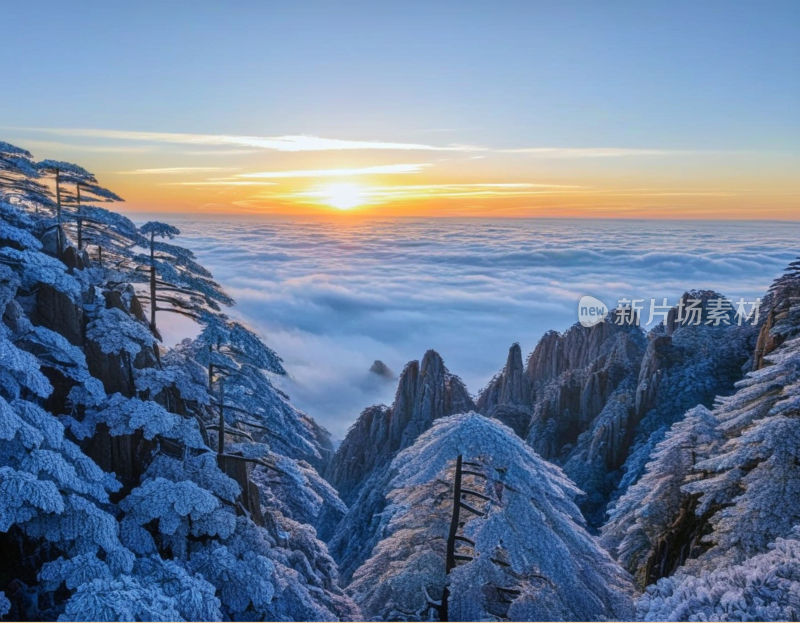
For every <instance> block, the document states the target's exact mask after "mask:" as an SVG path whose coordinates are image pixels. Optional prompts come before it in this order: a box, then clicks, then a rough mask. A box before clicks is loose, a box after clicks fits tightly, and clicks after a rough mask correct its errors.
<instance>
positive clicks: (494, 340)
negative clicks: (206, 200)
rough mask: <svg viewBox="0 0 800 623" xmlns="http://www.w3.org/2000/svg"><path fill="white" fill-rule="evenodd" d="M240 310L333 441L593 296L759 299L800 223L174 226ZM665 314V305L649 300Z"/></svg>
mask: <svg viewBox="0 0 800 623" xmlns="http://www.w3.org/2000/svg"><path fill="white" fill-rule="evenodd" d="M177 224H178V225H179V226H180V228H181V230H182V231H183V235H182V236H181V238H182V243H183V244H185V245H187V246H189V247H191V248H192V249H194V250H195V251H196V252H197V254H198V255H199V257H200V259H201V261H202V262H203V263H205V265H206V266H208V267H209V268H210V269H211V270H212V271H213V272H214V274H215V277H216V278H217V279H219V280H220V281H221V282H222V283H223V285H224V286H225V287H226V288H227V289H228V290H229V291H230V292H231V294H232V295H233V296H234V297H235V298H236V299H237V301H238V303H239V305H238V306H237V307H236V308H235V313H236V314H239V315H241V316H242V317H244V318H245V319H246V320H247V321H248V322H250V323H251V324H253V325H254V326H255V327H256V328H257V329H259V330H260V331H261V332H262V334H263V335H264V337H265V339H266V341H267V342H268V343H269V344H270V345H271V346H272V347H273V348H275V349H276V350H277V351H278V353H279V354H280V355H281V356H282V357H283V358H284V359H285V361H286V367H287V369H288V370H289V373H290V375H291V378H290V379H289V380H288V381H287V382H286V389H287V391H288V392H289V393H290V394H291V396H292V398H293V400H294V402H295V404H297V405H298V406H299V407H300V408H302V409H304V410H306V411H307V412H309V413H310V414H311V415H313V416H314V417H315V418H317V419H318V420H319V421H320V422H321V423H322V424H323V425H325V426H326V427H328V428H329V429H330V430H331V432H333V434H334V435H335V436H337V437H342V436H343V435H344V433H345V431H346V429H347V427H348V426H349V424H350V423H352V421H353V420H354V419H355V418H356V417H357V416H358V414H359V412H360V411H361V410H362V409H363V408H364V407H366V406H368V405H370V404H373V403H375V402H380V401H383V402H387V401H391V399H392V397H393V393H394V390H395V383H394V381H384V380H382V379H381V378H379V377H376V375H374V374H370V373H369V369H370V366H371V365H372V363H373V361H375V360H376V359H380V360H382V361H384V362H385V363H386V364H387V365H388V366H389V368H391V369H392V370H395V371H398V372H399V371H400V370H402V368H403V366H404V365H405V363H406V362H408V361H409V360H411V359H419V358H420V357H421V356H422V355H423V353H424V352H425V350H427V349H429V348H435V349H436V350H438V351H439V352H440V353H441V354H442V356H443V357H444V359H445V362H446V364H447V365H448V367H449V368H450V370H451V371H452V372H454V373H456V374H458V375H460V376H461V377H462V378H463V379H464V381H465V382H466V383H467V385H468V387H469V389H470V391H471V392H473V393H476V392H478V391H479V390H480V389H481V387H482V386H483V385H484V384H485V383H486V382H487V381H488V380H489V379H490V378H491V376H492V375H493V374H494V373H495V372H496V371H497V370H498V369H499V368H500V367H501V366H502V365H503V363H504V362H505V357H506V353H507V349H508V347H509V346H510V345H511V344H512V343H513V342H520V344H521V345H522V348H523V351H524V352H526V353H527V352H530V351H531V350H532V349H533V347H534V346H535V345H536V342H537V340H538V339H539V338H540V337H541V335H542V333H543V332H544V331H546V330H548V329H557V330H564V329H566V328H567V327H569V326H570V325H572V324H574V323H575V322H576V321H577V303H578V300H579V299H580V297H581V296H583V295H584V294H591V295H593V296H596V297H598V298H599V299H600V300H602V301H604V302H606V303H607V304H609V305H614V304H615V303H616V301H617V300H619V299H620V298H622V297H627V298H629V299H630V298H634V297H635V298H644V299H650V298H656V299H660V298H662V297H668V299H669V300H670V301H674V300H675V299H676V298H677V297H678V296H679V295H680V294H681V293H683V292H684V291H685V290H687V289H692V288H709V289H714V290H717V291H719V292H721V293H723V294H725V295H726V296H728V297H729V298H731V299H734V300H738V298H739V297H744V298H746V299H753V298H755V297H756V296H763V295H764V293H765V291H766V288H767V287H768V286H769V284H770V283H771V281H772V280H773V279H774V278H775V277H777V276H778V275H779V274H781V272H782V270H783V268H784V267H785V265H786V264H787V263H788V262H789V261H790V260H791V259H792V258H793V257H794V256H795V250H796V248H797V240H798V234H800V224H789V223H753V222H747V223H713V224H712V223H703V222H694V223H692V222H683V223H681V222H663V221H662V222H635V221H557V220H553V221H546V220H524V221H516V220H508V221H488V220H475V221H456V220H433V221H410V220H391V221H390V220H373V221H367V222H336V223H331V222H321V221H296V222H292V221H283V220H227V221H220V220H207V221H186V222H178V223H177ZM659 302H660V300H659Z"/></svg>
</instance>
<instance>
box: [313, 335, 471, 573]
mask: <svg viewBox="0 0 800 623" xmlns="http://www.w3.org/2000/svg"><path fill="white" fill-rule="evenodd" d="M474 408H475V405H474V403H473V402H472V398H471V397H470V395H469V392H468V391H467V388H466V387H465V386H464V383H462V382H461V379H459V378H458V377H457V376H455V375H453V374H451V373H450V372H449V371H448V370H447V368H446V367H445V365H444V362H443V361H442V358H441V356H440V355H439V354H438V353H437V352H436V351H433V350H429V351H428V352H427V353H425V356H424V357H423V358H422V362H421V363H420V362H418V361H412V362H410V363H409V364H408V365H406V367H405V369H404V370H403V373H402V374H401V375H400V380H399V383H398V387H397V394H396V395H395V399H394V403H393V404H392V406H391V407H387V406H384V405H376V406H373V407H369V408H368V409H365V410H364V412H363V413H362V414H361V416H360V417H359V418H358V420H356V423H355V424H353V426H352V428H351V429H350V430H349V431H348V433H347V436H346V437H345V440H344V441H343V442H342V445H341V446H339V449H338V451H337V452H336V454H335V455H334V457H333V460H332V462H331V466H330V469H329V470H328V473H327V478H328V480H329V482H331V483H332V484H333V485H334V487H336V489H337V491H338V492H339V496H340V497H341V499H342V500H344V502H345V503H346V504H348V506H349V507H350V508H349V510H348V512H347V514H346V515H345V517H344V519H343V520H342V522H341V523H340V524H339V525H338V527H337V528H336V531H335V533H334V535H333V537H332V538H331V540H330V541H329V543H328V546H329V548H330V551H331V554H332V555H333V557H334V558H335V559H336V561H337V562H338V563H339V570H340V573H341V576H342V580H343V581H344V582H345V583H347V582H348V581H349V580H350V577H351V576H352V574H353V572H354V571H355V570H356V569H357V568H358V566H359V565H360V564H361V563H362V562H364V560H366V559H367V557H368V556H369V555H370V552H371V551H372V547H373V545H374V544H375V542H376V539H377V538H378V536H379V535H378V534H377V528H378V526H379V524H380V514H381V512H382V511H383V509H384V508H385V506H386V499H385V497H384V492H385V491H386V487H387V485H388V481H387V479H388V478H390V475H389V473H388V471H387V470H388V467H389V465H390V463H391V461H392V459H393V458H394V457H395V456H396V455H397V453H398V452H400V451H401V450H404V449H405V448H407V447H409V446H411V445H413V444H414V442H415V441H416V440H417V438H418V437H419V436H420V435H421V434H422V433H424V432H425V431H427V430H428V429H430V428H431V426H433V423H434V422H435V421H436V420H438V419H440V418H443V417H446V416H449V415H454V414H458V413H467V412H468V411H471V410H473V409H474Z"/></svg>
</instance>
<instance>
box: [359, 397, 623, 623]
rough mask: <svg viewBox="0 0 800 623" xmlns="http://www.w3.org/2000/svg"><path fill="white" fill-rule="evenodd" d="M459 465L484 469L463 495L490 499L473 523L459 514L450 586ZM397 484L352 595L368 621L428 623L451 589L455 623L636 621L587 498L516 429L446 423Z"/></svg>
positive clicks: (404, 466) (469, 479)
mask: <svg viewBox="0 0 800 623" xmlns="http://www.w3.org/2000/svg"><path fill="white" fill-rule="evenodd" d="M459 454H462V455H463V456H464V460H465V461H468V462H474V463H477V464H480V466H481V467H480V468H472V467H470V468H469V469H465V470H464V471H463V474H464V478H465V480H464V482H463V486H464V487H466V488H469V489H470V490H473V491H475V492H476V493H477V494H479V495H480V496H484V497H485V498H486V499H485V500H483V501H481V499H482V498H480V497H477V496H473V498H470V501H469V502H468V505H469V506H471V507H472V508H473V509H474V510H475V511H477V512H472V511H464V513H463V521H464V525H463V528H462V529H461V532H460V534H461V535H463V540H462V541H460V544H459V545H458V550H457V555H458V557H459V559H460V560H462V562H460V563H459V564H458V565H457V566H456V568H455V569H453V570H452V571H451V573H450V574H449V576H445V569H446V566H445V562H446V561H445V555H446V542H445V540H446V537H447V535H448V530H449V524H450V519H451V503H452V487H451V483H452V482H453V469H454V459H455V458H456V457H457V456H458V455H459ZM471 472H475V473H482V474H483V475H484V476H485V477H478V476H475V475H473V474H472V473H471ZM390 473H391V480H390V484H389V488H388V490H387V491H386V492H385V495H387V496H388V499H389V505H388V507H387V508H386V511H385V512H384V513H383V515H382V516H381V518H380V527H378V528H377V530H376V532H377V534H379V535H380V539H379V541H378V542H377V544H376V546H375V547H374V548H373V550H372V555H371V556H370V557H369V559H368V560H367V561H366V562H364V563H363V564H362V565H361V567H360V568H359V569H358V570H357V571H356V573H355V575H354V577H353V581H352V582H351V584H350V585H349V587H348V591H349V592H350V593H351V594H352V595H353V597H354V599H355V600H356V602H357V603H358V604H359V605H360V606H361V607H362V610H363V612H364V614H365V615H366V616H368V617H371V618H380V619H383V620H387V619H394V620H428V618H429V617H430V616H431V615H432V614H434V613H435V612H436V609H435V606H436V605H437V604H438V603H439V602H440V600H441V598H442V596H443V591H444V588H445V585H446V583H447V586H448V590H449V599H448V612H449V616H450V619H451V620H485V619H492V618H496V617H499V618H505V619H510V620H521V621H524V620H527V621H530V620H592V619H598V618H622V619H625V618H628V617H630V616H631V615H632V610H631V598H632V595H633V588H632V585H631V583H630V580H629V578H628V576H627V573H625V572H624V571H623V570H622V569H621V568H620V567H619V566H618V565H617V564H616V563H615V562H614V561H613V560H612V559H611V557H610V556H609V555H608V554H607V553H606V552H605V551H604V550H603V549H602V548H601V547H600V546H599V545H598V543H597V542H596V541H595V540H594V539H593V538H592V537H591V536H590V535H589V534H588V533H587V532H586V530H585V529H584V527H583V526H584V521H583V518H582V517H581V515H580V512H579V510H578V508H577V506H576V505H575V503H574V498H575V496H576V495H578V494H579V491H578V490H577V489H576V488H575V486H574V485H573V484H572V483H571V482H570V481H569V479H568V478H567V477H566V476H565V475H564V473H563V472H562V471H561V470H560V469H559V468H558V467H556V466H554V465H552V464H550V463H548V462H546V461H544V460H543V459H541V458H540V457H539V456H538V455H537V454H536V453H535V452H533V450H532V449H531V448H530V447H529V446H528V445H526V444H525V443H524V441H522V440H521V439H520V438H519V437H518V436H517V435H516V434H515V433H514V432H513V431H512V430H511V429H510V428H507V427H506V426H504V425H503V424H500V423H499V422H497V421H496V420H493V419H489V418H485V417H483V416H481V415H478V414H476V413H468V414H464V415H455V416H451V417H447V418H441V419H439V420H436V422H435V423H434V425H433V428H432V429H430V430H429V431H427V432H426V433H424V434H423V435H422V436H420V437H419V439H418V440H417V441H416V443H415V444H414V445H413V446H411V447H410V448H407V449H406V450H404V451H403V452H401V453H400V454H399V455H398V456H397V457H396V458H395V459H394V461H393V462H392V466H391V468H390ZM465 502H466V499H465ZM567 561H568V562H567Z"/></svg>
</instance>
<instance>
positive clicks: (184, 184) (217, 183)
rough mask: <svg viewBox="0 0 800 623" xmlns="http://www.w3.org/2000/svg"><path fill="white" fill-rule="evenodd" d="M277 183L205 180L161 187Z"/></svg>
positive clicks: (166, 184) (175, 183)
mask: <svg viewBox="0 0 800 623" xmlns="http://www.w3.org/2000/svg"><path fill="white" fill-rule="evenodd" d="M277 184H278V183H277V182H259V181H255V180H249V181H248V180H204V181H202V182H165V183H163V184H160V186H276V185H277Z"/></svg>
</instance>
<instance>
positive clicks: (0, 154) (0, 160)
mask: <svg viewBox="0 0 800 623" xmlns="http://www.w3.org/2000/svg"><path fill="white" fill-rule="evenodd" d="M41 177H42V172H41V171H40V170H39V169H38V167H37V166H36V163H35V162H34V160H33V156H32V155H31V153H30V152H29V151H27V150H25V149H22V148H21V147H17V146H15V145H11V144H10V143H5V142H3V141H0V193H2V198H3V199H4V200H7V201H10V202H13V203H14V204H16V205H18V206H20V207H21V208H22V209H25V210H32V211H38V209H39V207H45V208H55V203H54V202H53V199H52V192H51V191H50V189H49V188H48V187H47V186H46V185H45V184H42V183H41V182H40V181H39V179H40V178H41Z"/></svg>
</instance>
